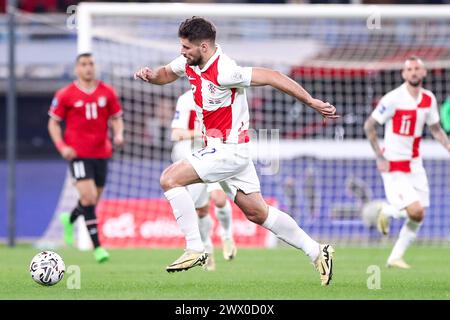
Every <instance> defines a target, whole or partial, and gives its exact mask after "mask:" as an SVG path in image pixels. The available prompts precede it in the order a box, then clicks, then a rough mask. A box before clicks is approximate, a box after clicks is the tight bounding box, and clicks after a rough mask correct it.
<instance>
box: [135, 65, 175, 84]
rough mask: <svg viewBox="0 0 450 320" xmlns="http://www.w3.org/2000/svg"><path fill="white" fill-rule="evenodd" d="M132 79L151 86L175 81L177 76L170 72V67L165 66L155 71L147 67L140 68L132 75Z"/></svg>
mask: <svg viewBox="0 0 450 320" xmlns="http://www.w3.org/2000/svg"><path fill="white" fill-rule="evenodd" d="M134 79H141V80H143V81H145V82H148V83H151V84H157V85H164V84H168V83H171V82H174V81H175V80H177V79H178V75H177V74H176V73H175V72H173V71H172V68H171V67H170V65H166V66H163V67H159V68H157V69H155V70H152V69H150V68H149V67H144V68H141V69H139V70H138V71H136V72H135V73H134Z"/></svg>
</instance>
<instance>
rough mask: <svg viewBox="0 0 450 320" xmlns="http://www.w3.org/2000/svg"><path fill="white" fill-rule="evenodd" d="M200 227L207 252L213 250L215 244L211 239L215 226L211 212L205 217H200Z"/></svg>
mask: <svg viewBox="0 0 450 320" xmlns="http://www.w3.org/2000/svg"><path fill="white" fill-rule="evenodd" d="M198 227H199V229H200V236H201V238H202V242H203V245H204V246H205V252H207V253H212V252H213V244H212V240H211V230H212V227H213V220H212V218H211V216H210V215H209V214H207V215H206V216H204V217H201V218H198Z"/></svg>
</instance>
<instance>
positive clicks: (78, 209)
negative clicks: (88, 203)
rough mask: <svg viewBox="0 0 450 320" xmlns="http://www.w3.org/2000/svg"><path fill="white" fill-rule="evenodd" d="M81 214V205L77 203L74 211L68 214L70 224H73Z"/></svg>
mask: <svg viewBox="0 0 450 320" xmlns="http://www.w3.org/2000/svg"><path fill="white" fill-rule="evenodd" d="M82 214H83V206H82V205H81V202H80V201H78V205H77V206H76V207H75V209H73V210H72V213H71V214H70V223H72V224H73V223H74V222H75V220H77V218H78V217H79V216H80V215H82Z"/></svg>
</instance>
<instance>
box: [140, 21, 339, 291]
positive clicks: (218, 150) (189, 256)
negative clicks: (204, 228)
mask: <svg viewBox="0 0 450 320" xmlns="http://www.w3.org/2000/svg"><path fill="white" fill-rule="evenodd" d="M178 36H179V38H180V43H181V55H180V56H179V57H178V58H176V59H175V60H173V61H172V62H170V63H169V64H167V65H165V66H161V67H158V68H156V69H151V68H148V67H144V68H141V69H140V70H138V71H137V72H136V73H135V74H134V76H135V78H136V79H141V80H143V81H146V82H149V83H151V84H156V85H164V84H167V83H171V82H173V81H175V80H177V79H178V78H180V77H186V78H187V79H188V81H189V83H190V85H191V88H192V93H193V95H194V100H195V105H196V113H197V117H198V119H199V121H200V123H201V129H202V134H203V139H204V140H205V147H204V148H201V149H199V150H197V151H196V152H194V153H193V154H192V155H190V156H189V157H188V158H187V159H185V160H181V161H178V162H175V163H174V164H172V165H170V166H169V167H168V168H167V169H166V170H164V172H163V173H162V175H161V178H160V182H161V187H162V188H163V190H164V192H165V193H164V194H165V196H166V198H167V200H168V201H169V202H170V204H171V206H172V209H173V213H174V215H175V218H176V220H177V223H178V225H179V227H180V229H181V231H182V232H183V234H184V235H185V238H186V249H185V252H184V254H183V255H181V257H179V258H178V259H177V260H175V261H174V262H173V263H172V264H170V265H169V266H168V267H167V268H166V270H167V271H168V272H174V271H181V270H187V269H190V268H192V267H195V266H197V265H202V264H204V263H205V261H206V259H207V253H205V248H204V245H203V243H202V241H201V237H200V233H199V228H198V224H197V214H196V211H195V206H194V203H193V201H192V198H191V197H190V195H189V193H188V191H187V190H186V188H185V187H186V186H187V185H190V184H193V183H200V182H203V183H214V182H219V183H220V185H221V186H222V188H223V190H224V191H225V192H226V193H227V194H228V195H229V197H230V198H231V199H233V200H234V202H235V203H236V204H237V206H239V208H240V209H241V210H242V211H243V212H244V214H245V215H246V217H247V218H248V219H249V220H250V221H252V222H254V223H257V224H259V225H261V226H262V227H264V228H266V229H268V230H270V231H271V232H273V233H274V234H275V235H276V236H277V237H278V238H280V239H282V240H283V241H285V242H286V243H288V244H290V245H291V246H293V247H294V248H297V249H300V250H302V251H303V252H304V253H305V254H306V255H307V256H308V257H309V259H310V261H311V262H312V263H313V265H314V266H315V267H316V269H317V271H318V272H319V273H320V280H321V284H322V285H328V284H329V283H330V281H331V278H332V274H333V272H332V270H333V252H334V249H333V248H332V246H331V245H329V244H320V243H318V242H317V241H315V240H314V239H312V238H311V237H310V236H309V235H308V234H306V232H304V231H303V230H302V229H301V228H300V227H299V226H298V225H297V223H296V222H295V220H294V219H292V218H291V217H290V216H289V214H287V213H285V212H282V211H280V210H278V209H277V208H274V207H272V206H269V205H267V204H266V202H265V201H264V199H263V197H262V195H261V189H260V183H259V178H258V176H257V174H256V170H255V166H254V164H253V161H252V159H251V156H250V137H249V135H248V128H249V110H248V105H247V98H246V91H245V90H246V88H248V87H250V86H264V85H270V86H272V87H274V88H276V89H278V90H280V91H282V92H284V93H286V94H289V95H291V96H293V97H295V98H296V99H297V100H299V101H300V102H302V103H305V104H306V105H307V106H308V107H311V108H313V109H314V110H316V111H317V112H318V113H319V114H320V115H322V116H323V117H324V118H325V119H335V118H338V117H339V116H338V115H337V114H336V108H335V107H334V106H333V105H331V104H330V103H327V102H323V101H321V100H318V99H314V98H313V97H311V95H310V94H309V93H308V92H307V91H305V90H304V89H303V87H302V86H300V85H299V84H298V83H297V82H295V81H293V80H292V79H290V78H289V77H287V76H285V75H283V74H281V73H280V72H277V71H274V70H270V69H266V68H257V67H253V68H252V67H241V66H238V65H237V64H236V62H235V61H234V60H232V59H231V58H229V57H228V56H227V55H226V54H225V53H224V52H222V49H221V47H220V46H219V45H218V44H216V42H215V39H216V29H215V26H214V25H213V24H212V23H211V22H209V21H208V20H206V19H204V18H200V17H192V18H190V19H187V20H185V21H184V22H182V23H181V25H180V27H179V31H178Z"/></svg>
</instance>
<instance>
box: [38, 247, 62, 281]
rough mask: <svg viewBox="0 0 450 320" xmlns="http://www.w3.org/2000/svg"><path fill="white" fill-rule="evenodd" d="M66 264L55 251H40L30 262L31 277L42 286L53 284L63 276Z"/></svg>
mask: <svg viewBox="0 0 450 320" xmlns="http://www.w3.org/2000/svg"><path fill="white" fill-rule="evenodd" d="M65 270H66V266H65V265H64V261H63V259H62V258H61V257H60V256H59V255H58V254H57V253H55V252H52V251H42V252H40V253H38V254H37V255H35V256H34V257H33V259H32V260H31V263H30V274H31V278H33V280H34V281H36V282H37V283H39V284H41V285H43V286H53V285H55V284H57V283H58V282H59V281H61V279H62V278H63V277H64V272H65Z"/></svg>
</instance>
